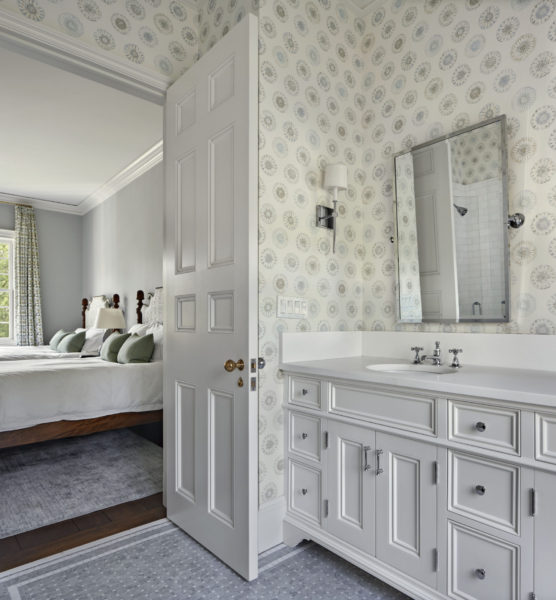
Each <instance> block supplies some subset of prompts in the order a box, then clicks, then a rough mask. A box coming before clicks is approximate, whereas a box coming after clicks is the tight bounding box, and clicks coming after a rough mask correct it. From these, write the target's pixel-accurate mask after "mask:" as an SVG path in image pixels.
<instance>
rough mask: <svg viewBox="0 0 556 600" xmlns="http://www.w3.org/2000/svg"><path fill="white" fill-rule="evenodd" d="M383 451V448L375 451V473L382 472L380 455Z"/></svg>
mask: <svg viewBox="0 0 556 600" xmlns="http://www.w3.org/2000/svg"><path fill="white" fill-rule="evenodd" d="M383 453H384V450H377V451H376V474H377V475H380V474H381V473H384V469H382V468H381V467H380V457H381V456H382V454H383Z"/></svg>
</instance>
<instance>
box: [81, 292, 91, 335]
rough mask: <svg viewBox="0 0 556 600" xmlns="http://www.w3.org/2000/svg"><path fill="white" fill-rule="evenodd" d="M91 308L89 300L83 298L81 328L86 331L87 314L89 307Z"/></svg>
mask: <svg viewBox="0 0 556 600" xmlns="http://www.w3.org/2000/svg"><path fill="white" fill-rule="evenodd" d="M88 306H89V301H88V300H87V298H83V300H81V327H83V329H85V327H86V326H87V325H86V320H85V313H86V312H87V307H88Z"/></svg>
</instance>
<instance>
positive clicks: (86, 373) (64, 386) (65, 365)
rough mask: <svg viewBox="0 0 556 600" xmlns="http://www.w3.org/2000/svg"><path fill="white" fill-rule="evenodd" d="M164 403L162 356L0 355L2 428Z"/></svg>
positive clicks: (98, 415) (143, 407)
mask: <svg viewBox="0 0 556 600" xmlns="http://www.w3.org/2000/svg"><path fill="white" fill-rule="evenodd" d="M160 408H162V361H155V362H150V363H132V364H127V365H120V364H118V363H112V362H106V361H104V360H101V359H100V358H87V359H82V360H75V359H74V358H71V359H66V358H60V359H50V358H49V359H43V360H18V361H13V362H9V361H5V362H2V361H0V431H9V430H12V429H21V428H23V427H30V426H32V425H38V424H40V423H48V422H50V421H61V420H65V419H67V420H77V419H92V418H94V417H101V416H103V415H111V414H115V413H120V412H141V411H148V410H157V409H160Z"/></svg>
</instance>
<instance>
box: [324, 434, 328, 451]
mask: <svg viewBox="0 0 556 600" xmlns="http://www.w3.org/2000/svg"><path fill="white" fill-rule="evenodd" d="M327 448H328V431H325V432H324V449H325V450H326V449H327Z"/></svg>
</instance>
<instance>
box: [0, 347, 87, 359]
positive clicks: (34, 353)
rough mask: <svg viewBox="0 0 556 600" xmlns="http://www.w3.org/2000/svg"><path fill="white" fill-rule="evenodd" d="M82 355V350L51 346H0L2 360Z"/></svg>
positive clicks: (77, 356) (75, 356) (76, 356)
mask: <svg viewBox="0 0 556 600" xmlns="http://www.w3.org/2000/svg"><path fill="white" fill-rule="evenodd" d="M80 355H81V353H80V352H56V351H54V350H52V348H51V347H50V346H0V362H1V361H3V360H30V359H33V360H35V359H39V358H48V359H50V358H79V356H80Z"/></svg>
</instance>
